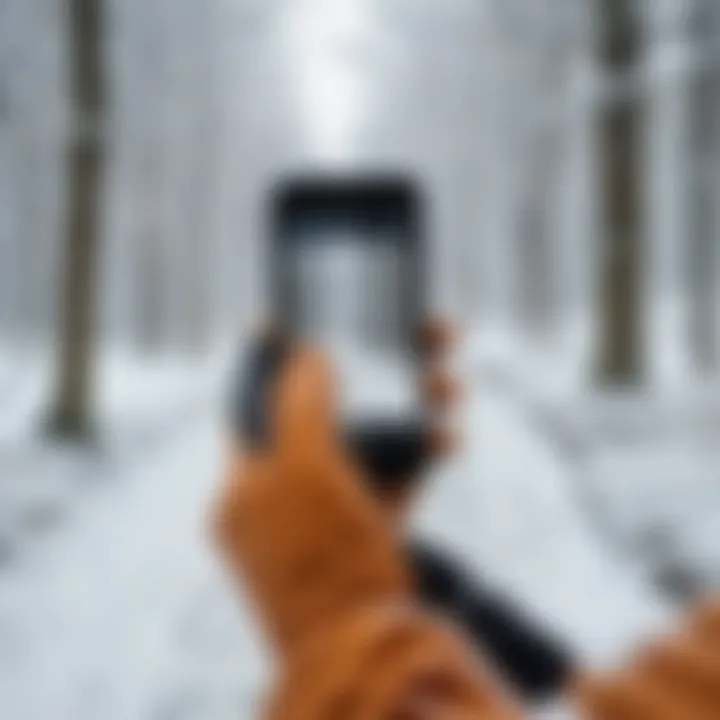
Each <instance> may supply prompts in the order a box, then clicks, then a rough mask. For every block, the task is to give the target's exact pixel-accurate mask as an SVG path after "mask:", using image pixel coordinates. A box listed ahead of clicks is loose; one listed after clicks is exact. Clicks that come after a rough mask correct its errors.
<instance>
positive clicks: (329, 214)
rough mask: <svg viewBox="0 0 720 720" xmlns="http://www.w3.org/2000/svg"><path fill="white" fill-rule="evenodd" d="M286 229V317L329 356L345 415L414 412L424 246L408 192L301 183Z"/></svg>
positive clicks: (393, 417) (390, 417)
mask: <svg viewBox="0 0 720 720" xmlns="http://www.w3.org/2000/svg"><path fill="white" fill-rule="evenodd" d="M279 228H280V232H279V237H278V239H279V243H278V247H277V260H278V265H277V268H278V295H279V299H280V314H281V321H282V322H283V324H284V325H285V326H286V327H287V328H288V329H289V330H290V332H291V333H292V334H293V335H294V336H296V337H300V338H302V339H305V340H308V341H310V342H312V343H313V344H315V345H317V346H318V347H320V348H321V349H322V350H323V351H325V352H326V353H327V355H328V356H329V357H330V359H331V361H332V363H333V365H334V368H335V372H336V374H337V376H338V378H339V390H340V396H341V403H342V411H343V416H344V418H346V419H347V420H348V421H349V422H350V423H351V424H368V423H372V422H381V423H387V422H404V421H406V420H408V419H411V418H416V417H417V416H418V414H419V412H420V402H419V397H418V389H417V379H416V371H417V356H416V353H415V351H414V346H415V343H414V334H415V331H416V328H417V325H418V314H419V302H418V289H419V282H418V280H419V278H418V277H417V276H418V268H419V253H418V250H419V248H418V238H417V223H416V221H415V216H414V204H413V203H412V202H411V200H410V196H409V193H408V191H407V190H405V189H404V188H402V189H401V188H398V187H395V188H391V187H387V186H385V187H378V186H372V185H371V186H363V187H361V188H358V187H351V188H347V187H345V188H339V187H336V186H332V187H327V188H325V189H324V190H322V189H317V188H315V189H314V190H313V189H311V188H307V187H305V188H303V187H300V188H297V187H296V188H295V189H294V191H291V192H290V194H289V195H286V196H285V198H284V202H283V203H282V204H281V222H280V224H279Z"/></svg>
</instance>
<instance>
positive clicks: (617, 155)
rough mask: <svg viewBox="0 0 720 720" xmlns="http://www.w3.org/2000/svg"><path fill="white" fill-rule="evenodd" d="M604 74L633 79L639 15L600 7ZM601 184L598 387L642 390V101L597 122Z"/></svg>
mask: <svg viewBox="0 0 720 720" xmlns="http://www.w3.org/2000/svg"><path fill="white" fill-rule="evenodd" d="M598 2H599V13H598V18H599V20H600V53H601V62H602V65H603V69H604V70H605V72H606V73H607V74H608V75H609V76H610V77H611V78H613V77H615V78H617V77H619V76H627V74H628V73H629V72H631V71H632V70H633V69H634V68H635V65H636V62H637V59H638V55H639V52H640V37H639V28H638V18H637V15H636V12H637V8H636V6H635V4H634V3H632V2H629V1H628V0H598ZM599 124H600V127H599V133H600V138H599V139H600V161H601V163H602V183H601V193H602V199H601V222H602V227H601V237H602V243H603V246H602V253H601V260H602V269H601V273H602V277H601V300H600V302H601V316H602V319H601V338H600V357H599V363H598V374H599V380H600V381H601V382H603V383H605V384H611V385H636V384H639V383H640V382H641V381H642V379H643V357H642V355H643V349H642V348H643V342H642V332H641V317H640V315H641V302H640V300H641V298H640V287H641V261H642V247H641V214H640V204H641V203H640V200H641V198H640V189H641V173H640V160H641V159H640V156H639V150H640V141H641V133H640V131H641V113H640V108H639V106H638V103H637V101H635V100H634V99H629V98H622V99H620V100H619V101H618V99H615V98H613V99H612V100H611V101H610V103H608V104H607V106H605V107H603V109H602V116H601V117H600V119H599Z"/></svg>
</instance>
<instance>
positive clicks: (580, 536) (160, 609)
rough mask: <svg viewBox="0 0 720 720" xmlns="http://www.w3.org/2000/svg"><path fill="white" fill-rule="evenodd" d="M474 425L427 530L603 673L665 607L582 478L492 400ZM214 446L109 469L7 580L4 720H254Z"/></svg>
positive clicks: (261, 665) (253, 691)
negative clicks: (208, 523) (576, 481)
mask: <svg viewBox="0 0 720 720" xmlns="http://www.w3.org/2000/svg"><path fill="white" fill-rule="evenodd" d="M467 413H468V418H467V420H468V423H469V427H471V437H470V442H469V443H468V445H469V447H472V448H473V450H472V452H471V453H469V454H468V455H467V456H466V457H464V458H462V459H461V460H460V461H458V462H457V463H456V464H455V466H454V467H453V468H450V469H449V470H448V471H447V472H446V473H444V475H443V479H442V482H438V483H436V485H435V486H434V489H433V491H432V493H431V494H430V496H429V498H428V503H427V507H426V509H425V510H424V512H423V513H422V517H421V519H420V522H419V525H420V526H421V527H424V528H425V530H426V531H427V532H428V533H431V534H433V535H435V534H440V535H441V536H442V537H443V538H444V540H445V541H449V542H452V543H453V544H454V545H456V546H459V547H460V548H462V549H464V550H465V551H466V552H467V554H468V556H469V557H470V558H471V559H472V561H473V564H474V565H475V566H476V567H477V568H478V570H481V571H482V572H483V574H485V575H486V576H488V577H492V578H493V579H495V580H496V581H497V582H499V583H500V584H502V585H504V586H505V587H507V588H509V589H512V590H513V591H514V592H515V593H516V594H517V596H518V597H519V598H521V599H523V600H524V601H525V602H526V604H527V606H528V608H529V609H531V610H534V611H537V612H538V613H541V614H542V615H543V616H544V617H547V618H548V620H549V621H550V622H551V623H552V625H553V626H554V627H555V628H557V629H558V630H559V631H560V632H562V633H563V634H565V635H566V636H567V637H568V639H569V640H570V641H571V642H572V643H573V645H574V646H575V647H576V648H578V650H579V651H580V652H582V653H583V655H584V656H586V657H587V658H589V659H591V660H592V661H593V662H598V663H600V662H605V661H607V660H608V659H610V658H612V657H614V656H616V654H617V653H618V652H621V651H622V650H623V649H624V648H625V647H626V646H627V644H628V642H632V641H633V640H634V639H635V638H637V637H638V636H639V635H641V634H642V633H643V632H645V631H647V630H648V629H649V628H651V627H653V626H654V625H655V624H656V623H657V622H658V621H662V620H663V619H664V617H665V612H664V608H662V606H661V605H660V603H659V602H658V601H657V599H656V598H654V597H653V596H652V595H650V594H648V593H647V592H646V591H645V590H644V589H643V588H642V587H639V586H638V585H637V584H636V583H635V582H634V581H633V576H632V573H631V572H630V571H626V570H624V569H623V568H621V567H620V566H619V565H618V564H617V563H615V562H613V561H611V560H610V559H609V558H608V557H607V556H606V555H605V554H604V552H603V551H602V549H601V548H599V547H598V546H597V545H596V544H595V543H594V542H593V541H592V538H590V537H589V535H588V532H587V531H586V528H585V527H584V526H583V524H582V521H581V519H580V518H579V517H578V513H577V511H576V509H575V508H574V507H573V506H572V504H571V500H570V497H571V496H570V493H569V492H568V486H567V485H566V483H567V482H569V481H570V480H571V478H568V477H566V470H565V468H564V467H563V465H562V463H561V462H560V460H559V459H558V458H557V457H555V456H553V454H552V453H551V452H550V451H549V450H548V449H547V448H546V447H545V445H544V444H543V442H542V441H541V440H539V439H538V438H536V437H535V436H534V435H533V433H532V432H531V431H530V430H529V429H528V425H527V424H526V423H525V422H524V419H523V416H522V414H521V411H520V410H519V408H518V407H517V406H515V405H514V404H513V403H511V402H509V401H508V400H507V399H505V398H504V397H503V396H502V393H500V392H496V393H495V394H493V392H491V391H490V390H487V389H484V390H483V392H482V393H479V394H478V395H477V399H476V400H473V402H471V403H470V405H469V407H468V410H467ZM219 438H220V432H219V429H218V428H217V427H216V425H215V424H214V422H213V415H212V412H211V410H210V409H207V411H206V412H205V413H204V414H203V415H202V416H201V417H198V418H197V422H196V424H193V425H191V426H190V425H189V426H186V427H183V428H182V429H181V430H180V431H179V434H178V435H177V437H176V438H175V439H174V442H172V443H168V444H166V445H165V447H164V448H163V449H162V451H161V452H160V454H159V455H157V456H156V457H154V458H153V460H152V461H151V462H149V463H145V464H143V465H140V466H137V467H134V468H128V467H126V468H125V470H124V473H125V474H124V475H123V477H113V470H112V467H113V466H112V465H110V464H108V465H106V466H105V468H106V472H107V473H108V474H109V477H108V478H103V479H104V480H105V482H100V483H97V484H95V486H93V487H91V488H90V489H88V491H87V492H86V493H85V494H84V495H83V496H82V497H80V498H78V501H77V502H76V504H75V506H74V507H73V510H72V512H71V514H70V516H69V517H68V518H66V519H65V521H64V523H63V525H62V526H61V527H59V528H56V529H54V530H51V531H50V532H48V533H47V534H46V535H44V536H40V537H39V538H38V539H36V540H35V541H34V542H33V543H32V544H31V545H30V546H28V547H26V548H24V551H23V554H22V556H21V557H20V558H18V559H17V560H16V561H15V562H14V563H12V564H10V565H6V566H5V567H3V568H2V569H0V716H1V717H8V718H12V720H96V719H97V718H100V717H102V718H103V719H104V720H185V719H186V718H188V719H189V718H198V717H202V718H203V719H204V720H215V719H217V720H225V719H226V718H227V719H228V720H229V719H230V718H235V719H239V718H251V717H253V712H252V708H253V707H254V703H255V700H256V698H257V693H258V691H259V689H260V688H261V686H262V678H263V677H264V669H265V662H264V660H263V656H262V654H261V652H260V647H261V646H260V644H259V643H258V641H257V638H256V637H255V635H254V629H253V625H252V622H251V621H250V620H249V616H248V615H247V614H246V613H245V612H244V611H243V610H242V607H241V603H240V602H238V599H237V598H236V597H235V596H234V594H233V593H232V592H231V590H230V589H229V588H228V586H227V584H226V583H225V581H224V580H223V576H222V573H221V572H220V570H219V569H218V568H217V566H216V564H215V562H214V560H213V558H212V555H211V554H210V553H209V552H208V548H207V545H206V540H205V537H204V530H203V519H204V511H205V509H206V507H207V503H208V501H209V498H210V496H211V494H212V492H213V490H214V488H215V487H217V483H218V479H219V472H220V455H221V453H220V448H219V443H218V440H219ZM98 467H99V468H100V467H102V466H98ZM590 609H592V611H591V612H590Z"/></svg>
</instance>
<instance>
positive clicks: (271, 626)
mask: <svg viewBox="0 0 720 720" xmlns="http://www.w3.org/2000/svg"><path fill="white" fill-rule="evenodd" d="M272 401H273V412H272V413H271V414H270V417H271V425H272V428H271V433H270V436H271V437H270V440H269V442H268V443H267V444H266V445H265V446H264V447H263V448H261V449H258V450H255V451H253V452H252V453H250V455H249V456H245V457H243V458H241V457H239V456H238V455H237V454H235V453H234V452H233V455H232V459H231V463H230V467H231V470H230V478H229V482H228V485H227V487H226V489H225V491H224V494H223V497H222V499H221V502H220V505H219V507H218V510H217V512H216V516H215V517H216V519H215V531H216V537H217V539H218V541H219V544H220V546H221V548H222V551H223V553H224V556H225V558H226V560H227V562H228V564H229V565H230V567H231V569H232V570H233V571H234V572H236V573H237V574H238V577H239V578H240V579H243V580H244V581H245V582H246V584H247V585H248V587H249V590H250V592H251V595H252V596H253V597H254V599H255V601H256V604H257V608H258V611H259V613H260V615H261V617H262V618H263V619H264V622H265V626H266V628H267V629H268V630H269V632H270V634H271V636H272V637H273V638H274V640H275V642H276V647H277V648H278V650H279V651H280V652H279V659H280V660H281V662H282V666H283V671H282V673H281V678H280V682H279V683H278V687H277V691H276V693H275V697H274V701H273V702H272V703H271V705H270V709H269V711H268V717H270V718H273V719H277V720H318V719H320V718H332V717H337V718H343V719H344V718H353V717H356V718H368V720H369V719H370V718H408V719H409V720H413V719H414V718H423V717H438V718H444V717H447V718H451V717H465V716H467V717H468V718H470V717H473V718H477V719H478V720H510V719H511V718H516V717H519V715H518V710H517V709H516V706H515V704H514V702H513V700H512V698H510V697H509V696H508V695H507V694H506V693H505V692H504V690H503V688H502V687H501V683H500V682H499V680H497V678H496V677H495V676H494V674H493V673H492V672H491V670H490V669H489V668H488V667H487V666H486V665H485V664H484V663H483V662H482V660H481V659H480V658H478V657H477V656H476V655H475V654H474V653H473V651H472V650H470V649H469V648H468V647H467V645H466V644H465V642H464V641H463V639H462V636H461V635H460V634H458V633H457V632H456V631H455V630H454V629H452V628H450V627H448V626H446V625H445V624H444V623H443V622H442V621H440V620H439V619H437V618H435V617H433V616H431V615H430V614H427V613H426V612H425V611H423V610H421V609H419V608H418V607H417V606H416V604H415V602H414V600H413V596H412V592H411V588H410V582H409V580H408V573H407V568H406V566H405V562H404V558H403V552H402V549H401V548H400V547H399V545H396V538H395V534H394V533H393V532H392V531H391V529H390V526H389V522H388V520H387V516H386V515H385V514H383V513H382V512H381V510H380V507H379V505H378V503H377V501H376V499H375V498H374V497H373V496H372V495H371V494H370V492H369V490H368V489H367V483H366V482H365V481H364V479H363V478H362V476H361V472H360V470H359V469H358V467H357V466H356V465H355V463H354V462H353V460H352V458H351V456H350V455H349V453H348V452H347V449H346V447H345V445H344V443H343V441H342V438H341V437H340V432H339V431H338V428H337V417H336V406H335V391H334V388H333V381H332V377H331V373H330V371H329V368H328V367H327V365H326V364H325V362H324V361H323V359H322V358H321V357H320V356H319V355H317V354H316V353H313V352H312V351H300V352H298V353H297V354H294V355H293V356H291V357H290V358H289V359H288V360H287V361H286V362H285V363H284V366H283V368H282V371H281V372H280V374H279V378H278V382H277V386H276V388H275V391H274V392H273V395H272ZM438 713H440V714H438Z"/></svg>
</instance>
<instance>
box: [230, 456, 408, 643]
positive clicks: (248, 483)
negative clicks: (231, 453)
mask: <svg viewBox="0 0 720 720" xmlns="http://www.w3.org/2000/svg"><path fill="white" fill-rule="evenodd" d="M348 472H352V471H351V470H350V469H349V468H348V469H346V468H335V470H332V469H330V468H328V467H327V466H324V465H321V466H318V465H315V466H314V467H312V468H310V467H305V469H303V470H299V469H298V468H297V467H296V466H295V465H293V464H292V463H282V461H279V460H274V459H273V460H267V461H263V460H248V461H246V462H244V463H243V465H242V467H240V468H239V469H238V470H236V471H234V473H233V475H234V476H233V477H231V479H230V483H229V486H228V489H227V490H226V492H225V496H224V498H223V500H222V502H221V505H220V512H219V515H218V523H217V529H218V536H219V539H220V544H221V546H222V548H223V549H224V553H225V556H226V558H227V559H228V561H229V563H230V565H231V567H232V568H233V570H234V571H235V572H236V573H237V575H238V577H239V579H242V581H243V582H244V584H245V586H246V587H247V589H248V591H249V593H250V595H251V597H252V599H254V601H255V605H256V608H257V611H258V613H259V615H260V617H261V618H262V619H263V621H264V623H265V626H266V629H267V631H268V632H269V634H270V636H271V637H272V638H273V640H274V641H275V642H276V644H277V645H278V646H279V649H280V650H281V652H282V653H287V652H289V651H290V650H291V648H292V647H293V646H295V645H296V644H298V643H299V642H301V641H302V639H303V638H304V637H307V636H312V635H313V634H314V633H317V632H318V631H319V630H320V629H321V627H322V626H323V625H325V624H326V623H328V622H329V621H330V620H332V619H334V618H337V617H339V616H341V615H343V614H346V613H348V612H350V611H351V610H353V609H354V608H356V607H359V606H362V605H365V604H368V603H372V602H374V601H376V600H381V599H382V600H387V599H391V598H403V597H408V595H409V587H410V583H409V581H408V575H407V572H406V568H405V563H404V560H403V558H402V556H401V554H400V551H399V548H398V549H396V548H395V546H394V543H393V542H392V540H391V538H390V533H389V528H388V527H387V526H386V523H385V521H384V517H383V516H382V515H381V514H380V513H379V512H377V511H376V508H375V506H374V504H373V503H372V501H371V499H370V497H369V496H366V495H365V493H364V491H363V489H362V487H361V485H360V483H356V482H353V480H352V479H351V478H348V477H342V476H341V474H343V473H348ZM339 473H340V475H339Z"/></svg>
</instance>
